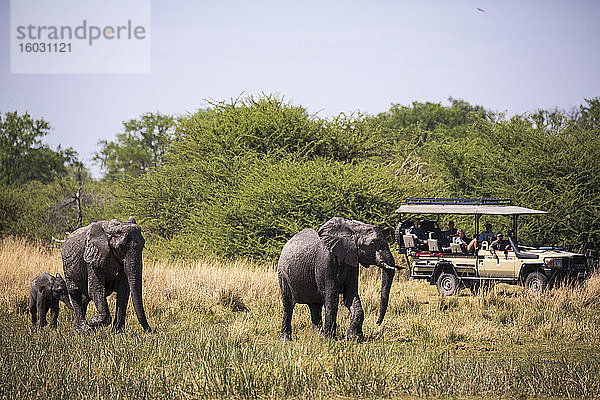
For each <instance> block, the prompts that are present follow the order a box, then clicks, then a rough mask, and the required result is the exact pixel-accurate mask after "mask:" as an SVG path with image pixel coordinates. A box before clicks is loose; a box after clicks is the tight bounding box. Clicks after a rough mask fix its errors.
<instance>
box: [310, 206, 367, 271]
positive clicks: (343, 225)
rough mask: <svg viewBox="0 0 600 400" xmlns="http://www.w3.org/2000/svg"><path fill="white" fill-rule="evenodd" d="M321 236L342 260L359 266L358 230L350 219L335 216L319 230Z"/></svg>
mask: <svg viewBox="0 0 600 400" xmlns="http://www.w3.org/2000/svg"><path fill="white" fill-rule="evenodd" d="M318 234H319V237H320V238H321V240H322V241H323V243H324V244H325V247H326V248H327V249H328V250H329V251H330V252H331V253H332V254H333V255H334V256H335V257H336V258H337V259H338V260H339V261H341V262H343V263H344V264H346V265H350V266H352V267H358V248H357V246H356V232H354V230H353V229H352V225H351V223H350V221H348V220H346V219H344V218H340V217H334V218H331V219H330V220H329V221H327V222H326V223H325V224H324V225H323V226H321V227H320V228H319V230H318Z"/></svg>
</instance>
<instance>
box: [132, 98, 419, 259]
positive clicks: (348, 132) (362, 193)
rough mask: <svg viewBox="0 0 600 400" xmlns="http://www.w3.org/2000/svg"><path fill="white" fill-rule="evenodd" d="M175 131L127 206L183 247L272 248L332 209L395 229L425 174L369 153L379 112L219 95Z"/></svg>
mask: <svg viewBox="0 0 600 400" xmlns="http://www.w3.org/2000/svg"><path fill="white" fill-rule="evenodd" d="M177 136H178V140H177V141H175V142H174V144H173V146H172V149H171V151H172V152H171V154H170V155H169V160H170V162H169V163H168V165H165V166H164V167H162V168H158V169H157V170H156V171H154V172H151V173H149V174H146V175H145V176H144V177H142V178H140V179H138V180H129V181H128V182H127V184H126V185H124V186H123V188H124V194H123V197H124V198H125V199H126V200H125V202H124V205H125V208H126V209H128V210H131V213H132V214H133V215H136V216H139V217H140V222H142V223H143V224H145V226H146V227H147V228H148V229H149V231H150V232H151V234H154V235H156V237H155V243H160V247H162V248H163V249H165V248H166V249H167V251H168V253H169V254H171V255H176V256H182V255H183V256H197V255H199V254H203V253H205V252H210V253H214V254H216V255H219V256H245V257H256V258H265V257H266V258H273V257H275V256H276V255H277V254H278V252H279V250H280V249H281V246H282V245H283V244H284V243H285V241H286V240H287V239H289V237H291V236H292V235H293V234H294V233H296V232H298V231H299V230H301V229H303V228H307V227H310V228H316V227H318V226H319V225H321V224H323V223H324V222H325V221H327V220H328V219H329V218H331V217H333V216H344V217H347V218H355V219H360V220H364V221H368V222H373V223H378V224H381V225H382V226H383V227H384V228H389V229H391V228H392V227H393V226H394V224H395V223H396V221H395V216H394V210H395V208H396V207H397V206H398V204H399V203H400V202H401V200H402V199H403V198H404V197H405V196H406V195H407V194H408V193H409V192H411V190H413V192H411V193H413V194H416V192H414V188H415V187H416V186H417V182H420V181H419V179H420V178H422V177H421V176H420V174H418V173H417V174H412V173H411V174H407V173H406V166H404V167H403V166H401V165H396V164H383V165H382V164H379V163H374V162H372V160H370V157H372V156H374V155H375V154H376V151H375V150H376V144H377V139H378V129H377V128H376V125H374V124H373V123H372V121H369V120H368V119H365V118H362V117H360V116H359V117H354V116H345V115H341V116H339V117H338V118H335V119H333V120H323V119H320V118H317V117H312V116H310V115H308V114H307V112H306V110H304V109H303V108H300V107H296V106H292V105H290V104H286V103H284V102H283V101H281V100H280V99H277V98H272V97H261V98H259V99H253V98H248V99H245V100H242V101H238V102H235V103H232V104H217V105H216V106H215V108H214V113H213V114H212V115H211V116H210V117H207V115H206V113H204V112H203V113H201V114H199V115H192V116H189V117H188V118H184V119H182V120H181V122H180V125H179V126H178V129H177ZM423 179H424V178H423ZM164 239H168V240H167V241H165V240H164Z"/></svg>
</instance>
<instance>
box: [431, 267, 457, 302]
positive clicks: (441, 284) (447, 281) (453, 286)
mask: <svg viewBox="0 0 600 400" xmlns="http://www.w3.org/2000/svg"><path fill="white" fill-rule="evenodd" d="M436 286H437V290H438V293H439V294H441V295H443V296H454V295H455V294H456V293H458V277H457V276H456V275H454V274H452V273H448V272H443V273H442V274H441V275H440V276H439V277H438V279H437V285H436Z"/></svg>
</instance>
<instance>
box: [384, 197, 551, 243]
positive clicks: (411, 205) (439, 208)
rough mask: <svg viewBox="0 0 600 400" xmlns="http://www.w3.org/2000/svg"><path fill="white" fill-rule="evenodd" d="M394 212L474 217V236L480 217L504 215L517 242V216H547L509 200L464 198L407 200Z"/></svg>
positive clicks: (543, 212) (544, 212)
mask: <svg viewBox="0 0 600 400" xmlns="http://www.w3.org/2000/svg"><path fill="white" fill-rule="evenodd" d="M405 203H406V204H404V205H402V206H400V208H398V210H396V212H397V213H398V214H400V215H401V214H437V215H439V214H462V215H473V216H475V234H477V233H478V232H479V219H480V218H481V216H482V215H505V216H510V217H512V230H511V231H512V232H511V233H510V236H511V237H512V238H513V240H514V241H515V243H516V241H517V226H518V224H517V220H518V218H519V215H533V214H547V212H546V211H540V210H534V209H531V208H525V207H517V206H513V205H512V204H511V200H510V199H486V198H479V199H465V198H408V199H406V200H405Z"/></svg>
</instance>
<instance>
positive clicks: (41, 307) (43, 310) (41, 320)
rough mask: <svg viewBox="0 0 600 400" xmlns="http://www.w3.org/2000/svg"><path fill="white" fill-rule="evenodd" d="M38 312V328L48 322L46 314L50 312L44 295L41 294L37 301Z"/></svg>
mask: <svg viewBox="0 0 600 400" xmlns="http://www.w3.org/2000/svg"><path fill="white" fill-rule="evenodd" d="M36 307H37V314H38V322H37V326H38V328H42V327H44V326H46V325H48V323H47V322H46V314H47V313H48V308H47V307H46V302H45V301H44V296H42V295H41V294H40V295H39V296H38V298H37V301H36Z"/></svg>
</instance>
